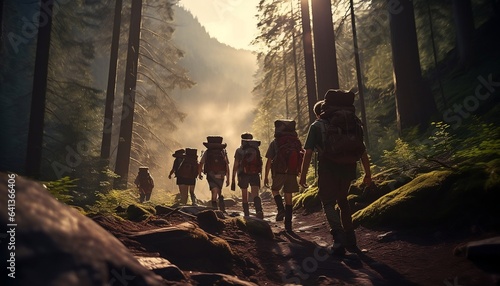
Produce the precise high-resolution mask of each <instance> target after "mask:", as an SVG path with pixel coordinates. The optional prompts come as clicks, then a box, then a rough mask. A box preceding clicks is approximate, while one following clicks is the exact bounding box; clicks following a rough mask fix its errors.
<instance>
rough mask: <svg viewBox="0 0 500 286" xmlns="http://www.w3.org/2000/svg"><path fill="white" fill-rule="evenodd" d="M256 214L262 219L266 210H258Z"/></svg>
mask: <svg viewBox="0 0 500 286" xmlns="http://www.w3.org/2000/svg"><path fill="white" fill-rule="evenodd" d="M255 216H256V217H257V218H260V219H264V212H256V213H255Z"/></svg>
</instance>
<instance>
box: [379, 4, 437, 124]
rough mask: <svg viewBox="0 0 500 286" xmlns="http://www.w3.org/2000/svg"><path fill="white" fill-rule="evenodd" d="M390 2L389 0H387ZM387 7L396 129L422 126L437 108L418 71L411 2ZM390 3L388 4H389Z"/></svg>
mask: <svg viewBox="0 0 500 286" xmlns="http://www.w3.org/2000/svg"><path fill="white" fill-rule="evenodd" d="M388 1H389V2H392V0H388ZM399 3H400V9H398V10H397V11H398V12H395V11H393V10H391V11H389V12H390V13H389V19H390V21H389V22H390V29H391V47H392V62H393V67H394V85H395V88H396V114H397V122H398V129H399V131H400V133H401V131H403V130H404V129H406V128H409V127H415V126H420V127H421V128H423V127H425V126H426V125H427V123H428V121H429V119H430V116H431V115H432V114H434V113H435V111H436V104H435V102H434V98H433V96H432V93H431V91H430V88H429V87H428V86H427V83H425V82H424V80H423V78H422V73H421V67H420V60H419V53H418V44H417V32H416V27H415V16H414V11H413V2H412V1H411V0H400V1H399ZM388 6H390V7H392V6H391V5H388Z"/></svg>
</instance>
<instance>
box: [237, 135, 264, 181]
mask: <svg viewBox="0 0 500 286" xmlns="http://www.w3.org/2000/svg"><path fill="white" fill-rule="evenodd" d="M241 143H242V144H241V147H242V148H241V150H242V158H241V161H240V166H241V170H242V171H243V173H244V174H248V175H254V174H260V173H262V156H261V155H260V150H259V146H260V141H257V140H245V139H244V140H242V142H241Z"/></svg>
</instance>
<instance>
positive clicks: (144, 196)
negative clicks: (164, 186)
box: [134, 167, 155, 203]
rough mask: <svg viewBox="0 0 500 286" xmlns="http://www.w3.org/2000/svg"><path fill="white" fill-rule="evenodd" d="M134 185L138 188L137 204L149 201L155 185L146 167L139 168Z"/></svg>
mask: <svg viewBox="0 0 500 286" xmlns="http://www.w3.org/2000/svg"><path fill="white" fill-rule="evenodd" d="M134 184H135V185H136V186H137V188H139V202H141V203H142V202H144V201H149V199H150V198H151V193H152V192H153V188H154V186H155V183H154V180H153V177H152V176H151V174H150V173H149V168H148V167H139V173H138V174H137V177H135V180H134Z"/></svg>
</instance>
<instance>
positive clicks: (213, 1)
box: [179, 0, 259, 50]
mask: <svg viewBox="0 0 500 286" xmlns="http://www.w3.org/2000/svg"><path fill="white" fill-rule="evenodd" d="M258 3H259V0H180V1H179V4H180V5H181V6H184V7H185V8H186V9H187V10H189V11H191V13H192V14H193V15H194V16H195V17H197V18H198V20H199V21H200V23H201V24H202V25H203V26H204V27H205V28H206V30H207V31H208V33H209V34H210V36H212V37H214V38H216V39H217V40H219V42H221V43H224V44H227V45H230V46H232V47H235V48H240V49H248V50H254V49H255V48H252V47H251V46H250V42H251V41H252V40H253V39H254V38H255V36H256V35H257V27H256V25H257V19H256V18H255V15H256V14H257V5H258Z"/></svg>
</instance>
